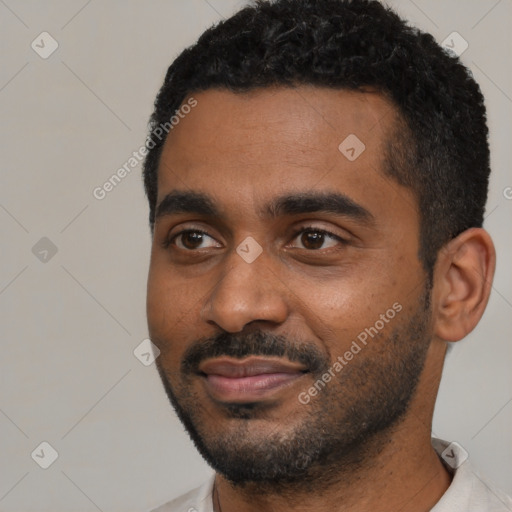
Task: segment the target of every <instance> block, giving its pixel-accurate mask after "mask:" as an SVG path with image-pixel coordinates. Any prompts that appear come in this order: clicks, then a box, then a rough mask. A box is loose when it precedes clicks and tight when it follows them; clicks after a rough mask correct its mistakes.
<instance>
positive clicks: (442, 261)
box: [432, 228, 496, 341]
mask: <svg viewBox="0 0 512 512" xmlns="http://www.w3.org/2000/svg"><path fill="white" fill-rule="evenodd" d="M495 268H496V251H495V249H494V244H493V242H492V239H491V237H490V236H489V234H488V233H487V231H485V230H484V229H482V228H471V229H468V230H466V231H463V232H462V233H461V234H460V235H459V236H457V237H456V238H454V239H453V240H451V241H450V242H448V244H446V245H445V246H444V247H443V248H442V249H441V250H440V251H439V255H438V259H437V263H436V266H435V269H434V288H433V301H432V303H433V307H434V311H433V313H434V319H435V321H434V322H435V323H434V334H435V335H437V336H438V337H439V338H441V339H443V340H445V341H458V340H461V339H462V338H464V337H465V336H466V335H467V334H469V333H470V332H471V331H472V330H473V329H474V328H475V326H476V325H477V324H478V322H479V321H480V318H481V317H482V315H483V313H484V311H485V308H486V306H487V302H488V301H489V295H490V293H491V286H492V280H493V278H494V270H495Z"/></svg>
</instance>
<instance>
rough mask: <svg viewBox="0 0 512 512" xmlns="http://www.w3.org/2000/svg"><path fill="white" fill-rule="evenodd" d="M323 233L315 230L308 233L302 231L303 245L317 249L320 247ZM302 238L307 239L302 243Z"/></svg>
mask: <svg viewBox="0 0 512 512" xmlns="http://www.w3.org/2000/svg"><path fill="white" fill-rule="evenodd" d="M323 238H324V235H323V234H322V233H318V232H315V231H312V232H311V231H310V232H309V233H304V235H303V240H302V243H303V244H304V247H308V249H318V248H320V247H322V243H323ZM304 240H307V242H306V243H304ZM311 241H312V242H313V243H312V244H311V243H310V242H311Z"/></svg>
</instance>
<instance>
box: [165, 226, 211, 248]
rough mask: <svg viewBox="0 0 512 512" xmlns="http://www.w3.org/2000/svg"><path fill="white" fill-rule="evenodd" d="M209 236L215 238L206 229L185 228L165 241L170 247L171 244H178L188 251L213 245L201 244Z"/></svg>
mask: <svg viewBox="0 0 512 512" xmlns="http://www.w3.org/2000/svg"><path fill="white" fill-rule="evenodd" d="M207 238H210V239H212V240H213V238H212V237H211V236H210V235H208V233H206V231H201V230H198V229H185V230H183V231H180V232H179V233H177V234H175V235H173V236H172V237H170V239H169V240H168V241H167V242H166V243H165V247H169V246H170V245H176V247H177V248H178V249H183V250H186V251H194V250H196V249H205V248H208V247H213V246H206V247H204V246H203V247H201V244H202V243H203V242H204V241H205V240H206V239H207Z"/></svg>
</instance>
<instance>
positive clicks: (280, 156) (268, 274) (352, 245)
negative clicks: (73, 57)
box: [144, 0, 512, 512]
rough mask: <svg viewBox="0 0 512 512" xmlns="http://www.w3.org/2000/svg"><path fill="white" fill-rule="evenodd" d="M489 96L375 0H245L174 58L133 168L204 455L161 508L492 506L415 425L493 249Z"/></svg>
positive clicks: (173, 382)
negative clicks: (140, 165) (196, 483)
mask: <svg viewBox="0 0 512 512" xmlns="http://www.w3.org/2000/svg"><path fill="white" fill-rule="evenodd" d="M488 177H489V149H488V143H487V126H486V118H485V108H484V104H483V98H482V95H481V93H480V89H479V87H478V85H477V84H476V83H475V81H474V80H473V78H472V77H471V75H470V73H469V72H468V71H467V70H466V68H465V67H464V66H462V64H461V63H460V62H459V60H458V58H457V57H455V56H453V55H451V54H448V53H445V51H444V50H443V49H441V48H440V47H439V46H438V45H437V43H436V42H435V41H434V39H433V38H432V37H431V36H430V35H427V34H424V33H421V32H419V31H417V30H415V29H413V28H410V27H408V26H407V25H406V24H405V22H404V21H403V20H401V19H400V18H399V17H398V16H397V15H396V14H394V13H393V12H391V11H390V10H388V9H386V8H385V7H383V6H382V5H381V4H380V3H378V2H376V1H368V0H353V1H349V0H277V1H273V2H267V1H260V2H256V3H254V4H253V5H252V6H249V7H246V8H244V9H243V10H241V11H240V12H238V13H237V14H235V15H234V16H233V17H232V18H230V19H228V20H226V21H224V22H222V23H220V24H218V25H217V26H215V27H213V28H211V29H209V30H207V31H206V32H205V33H204V34H203V35H202V36H201V37H200V39H199V40H198V42H197V43H196V44H195V45H194V46H192V47H191V48H188V49H186V50H185V51H184V52H183V53H182V54H181V55H180V56H179V57H178V58H177V59H176V60H175V61H174V63H173V64H172V65H171V66H170V68H169V70H168V72H167V76H166V78H165V81H164V84H163V86H162V88H161V90H160V92H159V94H158V97H157V100H156V102H155V111H154V113H153V116H152V119H151V134H150V138H149V139H148V154H147V158H146V161H145V168H144V179H145V187H146V193H147V195H148V199H149V204H150V226H151V230H152V234H153V245H152V254H151V264H150V270H149V278H148V297H147V314H148V325H149V331H150V337H151V339H152V341H153V343H154V344H155V345H156V346H157V347H158V349H159V350H160V355H159V357H158V359H157V367H158V370H159V373H160V376H161V379H162V382H163V385H164V388H165V390H166V392H167V394H168V397H169V399H170V401H171V403H172V405H173V406H174V408H175V409H176V412H177V414H178V416H179V417H180V419H181V421H182V422H183V424H184V426H185V427H186V429H187V431H188V432H189V434H190V437H191V439H192V441H193V442H194V444H195V445H196V447H197V449H198V450H199V452H200V453H201V454H202V456H203V457H204V458H205V460H206V461H207V462H208V463H209V464H210V465H211V466H212V468H213V469H214V470H215V475H213V476H212V478H211V480H210V481H208V482H206V483H205V484H204V485H203V486H202V487H201V488H199V489H196V490H194V491H191V492H190V493H188V494H187V495H185V496H182V497H181V498H178V499H176V500H174V501H173V502H170V503H168V504H166V505H164V506H162V507H160V508H159V509H158V511H159V512H168V511H199V512H202V511H216V512H220V511H222V512H234V511H236V512H249V511H266V510H269V511H270V510H280V511H283V512H285V511H289V510H290V511H291V510H304V511H306V510H308V511H310V510H314V511H324V510H329V511H333V510H336V511H356V512H359V511H379V512H388V511H397V510H404V511H405V510H406V511H412V512H420V511H421V512H423V511H428V510H434V511H435V512H447V511H459V510H460V511H469V510H471V511H477V510H478V511H490V510H492V511H498V510H499V511H501V510H512V505H511V504H512V501H510V499H509V498H508V497H506V496H505V495H503V494H502V493H501V492H500V491H499V490H497V489H495V488H494V487H493V486H492V485H491V484H489V483H485V481H484V480H483V479H481V477H480V476H479V475H478V474H477V473H476V471H475V470H474V469H473V467H472V466H471V463H470V462H469V460H466V454H465V452H464V450H463V449H462V448H461V447H460V446H459V445H457V444H449V443H448V442H445V441H442V440H439V439H431V424H432V415H433V410H434V405H435V400H436V395H437V390H438V386H439V382H440V378H441V373H442V368H443V362H444V358H445V355H446V350H447V342H455V341H458V340H460V339H462V338H463V337H464V336H466V335H467V334H468V333H469V332H471V330H472V329H473V328H474V327H475V326H476V324H477V323H478V321H479V320H480V318H481V316H482V314H483V312H484V309H485V307H486V305H487V302H488V298H489V294H490V289H491V282H492V278H493V275H494V268H495V252H494V247H493V243H492V241H491V239H490V237H489V235H488V233H487V232H486V231H485V230H484V229H482V222H483V214H484V209H485V202H486V196H487V184H488Z"/></svg>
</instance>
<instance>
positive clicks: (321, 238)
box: [295, 227, 345, 251]
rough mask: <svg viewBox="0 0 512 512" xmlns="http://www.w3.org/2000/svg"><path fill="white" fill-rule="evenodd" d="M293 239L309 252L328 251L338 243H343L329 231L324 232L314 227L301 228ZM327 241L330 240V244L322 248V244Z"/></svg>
mask: <svg viewBox="0 0 512 512" xmlns="http://www.w3.org/2000/svg"><path fill="white" fill-rule="evenodd" d="M298 235H300V236H298ZM295 238H299V240H300V243H301V244H302V246H303V248H304V249H307V250H310V251H315V250H318V249H330V248H331V247H336V245H338V244H340V243H341V244H343V243H345V241H344V240H343V239H342V238H340V237H339V236H336V235H335V234H333V233H330V232H329V231H325V230H324V229H319V228H315V227H310V228H301V229H300V230H299V231H298V232H297V233H295ZM328 240H332V242H331V244H330V245H328V246H327V247H324V244H325V243H326V241H328Z"/></svg>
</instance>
